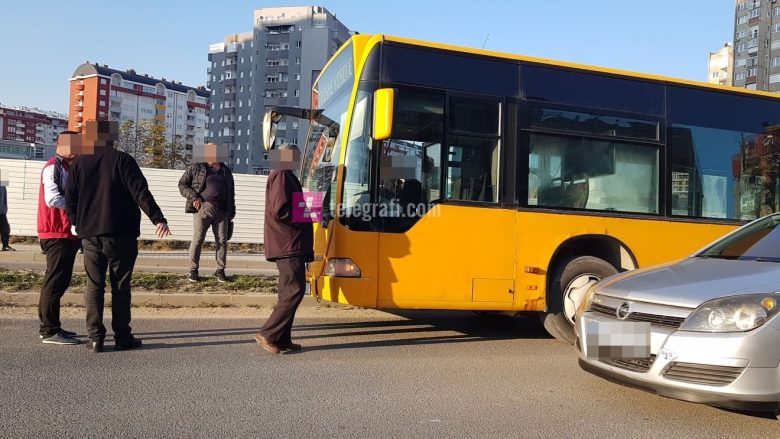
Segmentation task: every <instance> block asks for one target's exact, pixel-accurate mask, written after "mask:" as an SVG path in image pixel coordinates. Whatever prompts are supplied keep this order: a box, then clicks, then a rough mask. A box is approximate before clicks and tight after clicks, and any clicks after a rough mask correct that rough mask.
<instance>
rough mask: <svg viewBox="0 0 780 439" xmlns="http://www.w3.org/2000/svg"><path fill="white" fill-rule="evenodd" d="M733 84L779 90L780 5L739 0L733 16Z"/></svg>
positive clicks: (764, 0)
mask: <svg viewBox="0 0 780 439" xmlns="http://www.w3.org/2000/svg"><path fill="white" fill-rule="evenodd" d="M732 73H733V75H734V82H733V85H734V86H735V87H744V88H747V89H751V90H763V91H772V92H778V91H780V3H778V2H777V1H776V0H737V1H736V11H735V14H734V65H733V70H732Z"/></svg>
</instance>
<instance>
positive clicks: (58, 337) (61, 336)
mask: <svg viewBox="0 0 780 439" xmlns="http://www.w3.org/2000/svg"><path fill="white" fill-rule="evenodd" d="M43 343H46V344H60V345H74V344H80V343H81V342H80V341H79V340H77V339H75V338H73V337H68V336H67V335H65V333H64V332H63V331H60V332H58V333H56V334H54V335H52V336H51V337H46V338H44V339H43Z"/></svg>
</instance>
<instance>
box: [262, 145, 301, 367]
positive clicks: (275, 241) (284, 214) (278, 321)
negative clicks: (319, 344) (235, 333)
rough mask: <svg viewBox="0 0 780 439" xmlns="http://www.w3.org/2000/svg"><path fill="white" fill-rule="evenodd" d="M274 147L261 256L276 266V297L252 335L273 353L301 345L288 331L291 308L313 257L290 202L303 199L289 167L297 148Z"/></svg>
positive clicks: (296, 156) (296, 158)
mask: <svg viewBox="0 0 780 439" xmlns="http://www.w3.org/2000/svg"><path fill="white" fill-rule="evenodd" d="M278 149H279V151H278V153H280V156H281V160H280V161H279V162H278V163H277V166H274V167H275V168H276V169H273V170H272V171H271V173H270V174H269V175H268V181H267V182H266V187H265V223H264V251H265V258H266V259H267V260H269V261H271V262H276V267H277V268H278V269H279V284H278V288H277V289H278V294H279V301H278V303H277V304H276V306H275V307H274V310H273V312H272V313H271V316H270V317H268V320H266V322H265V324H263V326H262V327H261V328H260V331H259V332H258V333H257V335H255V340H256V341H257V342H258V343H259V344H260V346H262V347H263V349H265V350H266V351H268V352H271V353H274V354H278V353H279V352H281V351H283V350H293V351H297V350H300V349H301V345H299V344H296V343H293V342H292V336H291V335H292V334H291V333H292V326H293V320H295V312H296V311H297V310H298V306H299V305H300V304H301V300H303V295H304V294H305V292H306V263H307V262H311V261H312V259H313V257H314V233H313V228H312V224H311V221H310V220H309V221H306V220H305V218H304V219H302V218H301V217H302V215H298V214H300V213H301V211H302V210H303V207H302V206H297V205H295V203H294V202H293V200H294V199H298V200H302V199H303V198H302V192H303V189H302V188H301V182H300V181H299V180H298V177H296V176H295V174H294V173H293V171H292V169H294V168H297V166H296V165H297V164H298V163H299V162H300V151H299V150H298V147H297V146H295V145H289V144H286V145H281V146H279V148H278ZM272 152H276V151H272ZM295 194H297V195H295Z"/></svg>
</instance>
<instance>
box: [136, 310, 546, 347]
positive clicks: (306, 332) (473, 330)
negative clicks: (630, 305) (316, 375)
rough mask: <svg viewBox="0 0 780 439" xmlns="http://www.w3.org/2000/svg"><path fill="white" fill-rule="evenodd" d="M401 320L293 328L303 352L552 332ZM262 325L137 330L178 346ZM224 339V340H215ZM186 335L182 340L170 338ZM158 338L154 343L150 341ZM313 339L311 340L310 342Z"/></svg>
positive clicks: (484, 320)
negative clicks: (179, 341)
mask: <svg viewBox="0 0 780 439" xmlns="http://www.w3.org/2000/svg"><path fill="white" fill-rule="evenodd" d="M392 314H393V315H395V316H398V317H401V318H402V319H401V320H399V319H396V318H388V319H387V320H374V319H372V320H368V321H357V322H355V321H349V322H344V321H334V322H322V323H305V324H300V325H295V326H294V327H293V338H294V339H295V340H296V341H298V342H301V343H302V344H303V345H304V347H305V349H304V351H303V352H311V351H326V350H334V349H361V348H371V347H388V346H415V345H432V344H443V343H467V342H476V341H488V340H507V339H516V338H522V339H547V338H550V336H549V335H548V334H547V332H546V331H545V330H544V328H543V327H542V325H541V324H540V323H539V321H538V320H537V319H534V318H528V317H512V316H503V315H477V314H474V313H472V312H456V311H440V312H431V311H406V310H405V311H392ZM256 331H257V328H256V327H254V326H252V327H238V328H223V329H199V330H192V331H161V332H146V333H137V334H136V335H137V336H138V337H140V338H142V339H143V340H145V341H146V342H147V343H146V344H145V345H144V348H145V349H173V348H188V347H198V346H199V347H205V346H223V345H232V344H250V343H254V340H253V335H254V333H255V332H256ZM215 338H219V339H220V340H215ZM181 339H186V340H188V341H187V342H183V343H164V342H165V341H166V340H181ZM193 339H194V340H193ZM149 341H155V343H148V342H149ZM307 342H308V343H307Z"/></svg>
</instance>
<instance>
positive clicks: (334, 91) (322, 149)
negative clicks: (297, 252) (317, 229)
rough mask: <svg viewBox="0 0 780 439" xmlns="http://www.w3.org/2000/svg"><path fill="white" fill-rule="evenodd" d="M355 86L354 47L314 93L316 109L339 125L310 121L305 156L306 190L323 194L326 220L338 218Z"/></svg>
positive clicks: (333, 65) (328, 70) (329, 68)
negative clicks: (340, 175) (338, 196)
mask: <svg viewBox="0 0 780 439" xmlns="http://www.w3.org/2000/svg"><path fill="white" fill-rule="evenodd" d="M354 84H355V63H354V56H353V54H352V45H351V44H349V45H348V46H346V47H344V48H343V49H342V50H341V53H340V54H339V55H337V56H336V57H335V58H334V59H333V61H332V62H331V63H330V64H329V65H328V66H327V67H326V68H325V70H323V72H322V74H321V75H320V77H319V79H318V80H317V82H316V83H315V84H314V87H313V89H312V109H313V110H318V109H319V110H322V114H323V115H324V116H325V117H326V118H328V119H330V120H332V121H334V122H335V124H333V125H331V126H325V125H322V124H320V123H318V122H317V121H315V120H311V121H309V131H308V136H307V142H306V147H305V149H304V153H303V169H302V174H301V177H302V178H301V182H302V186H303V190H305V191H309V192H320V193H322V194H323V196H324V199H323V212H322V216H323V219H324V220H328V219H332V218H333V217H334V211H335V204H336V189H337V187H336V186H337V185H336V184H335V182H336V171H337V169H338V161H339V153H340V151H341V139H342V134H343V127H344V125H345V123H346V119H347V110H348V107H349V98H350V95H351V92H352V88H353V86H354Z"/></svg>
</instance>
